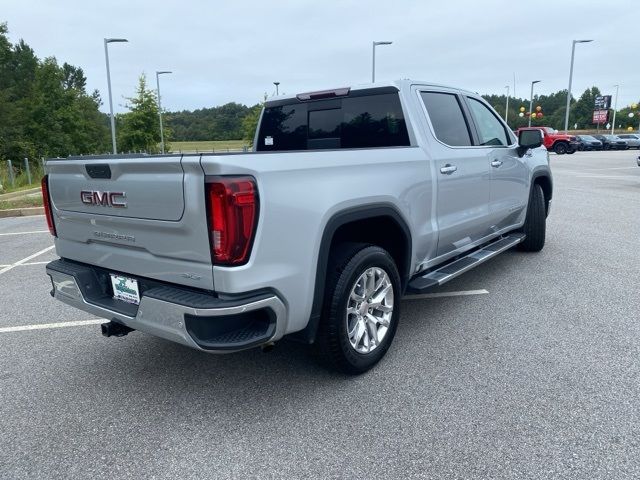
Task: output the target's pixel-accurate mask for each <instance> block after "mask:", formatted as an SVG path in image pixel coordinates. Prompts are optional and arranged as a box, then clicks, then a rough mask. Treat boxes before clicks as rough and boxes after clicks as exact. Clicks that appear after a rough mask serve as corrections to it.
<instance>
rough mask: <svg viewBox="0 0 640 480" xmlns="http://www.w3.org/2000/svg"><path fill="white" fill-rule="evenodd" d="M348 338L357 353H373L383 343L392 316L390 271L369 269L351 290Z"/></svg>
mask: <svg viewBox="0 0 640 480" xmlns="http://www.w3.org/2000/svg"><path fill="white" fill-rule="evenodd" d="M346 315H347V322H346V323H347V335H348V336H349V343H351V346H352V347H353V348H354V349H355V350H356V351H357V352H358V353H370V352H372V351H373V350H375V349H376V348H377V347H378V345H380V343H381V342H382V340H383V339H384V337H385V335H386V334H387V331H388V330H389V325H390V323H391V316H392V315H393V284H392V283H391V279H390V278H389V275H388V274H387V272H385V271H384V270H383V269H382V268H379V267H371V268H368V269H367V270H366V271H365V272H364V273H363V274H362V275H360V277H359V278H358V280H356V283H355V284H354V285H353V288H351V293H350V294H349V300H348V302H347V312H346Z"/></svg>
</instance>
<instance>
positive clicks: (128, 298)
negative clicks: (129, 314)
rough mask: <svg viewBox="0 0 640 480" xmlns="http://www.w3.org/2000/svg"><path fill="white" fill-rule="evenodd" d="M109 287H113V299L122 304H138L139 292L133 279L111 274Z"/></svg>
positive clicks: (136, 282)
mask: <svg viewBox="0 0 640 480" xmlns="http://www.w3.org/2000/svg"><path fill="white" fill-rule="evenodd" d="M111 286H112V287H113V298H115V299H116V300H122V301H123V302H127V303H133V304H135V305H139V304H140V290H139V289H138V281H137V280H134V279H133V278H129V277H123V276H121V275H114V274H113V273H112V274H111Z"/></svg>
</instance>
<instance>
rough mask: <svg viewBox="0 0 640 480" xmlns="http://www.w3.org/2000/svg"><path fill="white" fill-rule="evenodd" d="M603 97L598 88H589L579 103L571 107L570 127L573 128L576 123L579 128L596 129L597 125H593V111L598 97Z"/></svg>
mask: <svg viewBox="0 0 640 480" xmlns="http://www.w3.org/2000/svg"><path fill="white" fill-rule="evenodd" d="M599 95H602V94H601V93H600V89H599V88H598V87H591V88H587V89H586V90H585V91H584V92H583V93H582V95H580V98H579V99H578V101H577V102H576V103H575V105H573V106H572V107H571V111H570V112H569V126H570V128H573V125H574V124H575V123H577V124H578V128H596V125H594V124H593V123H591V121H592V120H593V110H594V104H595V101H596V97H597V96H599Z"/></svg>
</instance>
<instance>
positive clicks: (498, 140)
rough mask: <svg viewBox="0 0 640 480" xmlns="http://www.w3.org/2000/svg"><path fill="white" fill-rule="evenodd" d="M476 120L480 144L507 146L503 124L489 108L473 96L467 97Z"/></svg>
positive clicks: (507, 140)
mask: <svg viewBox="0 0 640 480" xmlns="http://www.w3.org/2000/svg"><path fill="white" fill-rule="evenodd" d="M467 98H468V99H469V106H470V108H471V113H472V114H473V118H474V120H475V122H476V127H477V129H478V136H479V137H480V145H494V146H507V145H509V143H510V142H509V139H508V137H507V132H506V131H505V128H504V125H502V123H501V122H500V120H498V119H497V118H496V116H495V114H494V113H493V112H492V111H491V110H489V108H488V107H487V106H486V105H485V104H483V103H482V102H479V101H478V100H476V99H475V98H471V97H467Z"/></svg>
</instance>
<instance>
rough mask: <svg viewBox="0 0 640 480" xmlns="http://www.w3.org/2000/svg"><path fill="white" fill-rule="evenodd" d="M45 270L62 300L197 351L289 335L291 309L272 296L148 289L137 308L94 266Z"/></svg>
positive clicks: (57, 264) (60, 263)
mask: <svg viewBox="0 0 640 480" xmlns="http://www.w3.org/2000/svg"><path fill="white" fill-rule="evenodd" d="M46 269H47V274H48V275H49V276H50V277H51V282H52V285H53V289H52V291H51V295H52V296H53V297H55V298H57V299H58V300H61V301H62V302H64V303H66V304H68V305H71V306H73V307H76V308H78V309H80V310H84V311H85V312H88V313H91V314H93V315H96V316H98V317H102V318H106V319H108V320H111V321H112V322H116V323H117V324H120V325H123V326H124V327H128V328H129V329H132V330H140V331H142V332H146V333H150V334H152V335H156V336H158V337H162V338H166V339H167V340H171V341H174V342H178V343H181V344H183V345H186V346H188V347H192V348H195V349H198V350H206V351H209V352H230V351H237V350H244V349H247V348H251V347H255V346H258V345H262V344H265V343H268V342H270V341H273V340H275V339H277V338H279V337H281V336H282V333H281V332H283V331H284V327H285V322H286V308H285V306H284V303H283V302H282V301H281V300H280V299H279V298H278V297H277V296H276V295H274V294H273V293H261V294H255V295H249V296H242V297H238V298H234V299H220V298H217V297H214V296H213V295H207V294H205V293H199V292H193V291H189V290H184V289H180V288H176V287H171V286H168V285H162V286H155V287H152V288H150V289H148V290H145V291H143V292H142V293H141V298H140V305H139V306H136V305H132V304H126V303H125V302H122V301H119V300H114V299H113V298H112V296H111V295H110V294H109V292H108V289H105V286H104V284H103V283H101V282H100V280H99V278H98V275H97V274H96V270H95V269H94V268H93V267H91V266H90V265H84V264H81V263H77V262H70V261H66V260H55V261H53V262H51V263H49V264H47V267H46ZM116 336H117V335H116Z"/></svg>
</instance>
